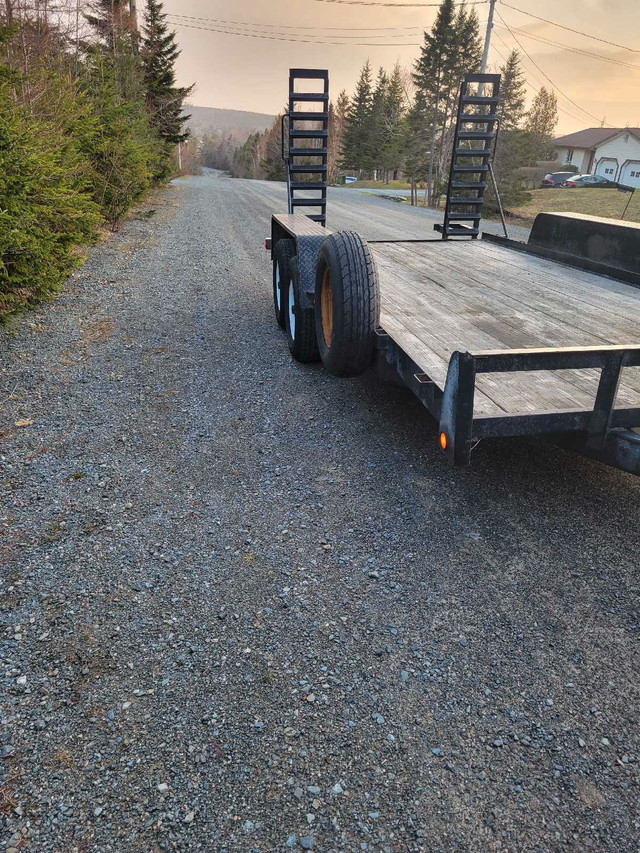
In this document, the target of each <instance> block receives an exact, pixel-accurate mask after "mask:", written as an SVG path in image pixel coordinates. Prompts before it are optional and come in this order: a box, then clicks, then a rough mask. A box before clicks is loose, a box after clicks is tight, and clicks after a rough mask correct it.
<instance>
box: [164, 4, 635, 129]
mask: <svg viewBox="0 0 640 853" xmlns="http://www.w3.org/2000/svg"><path fill="white" fill-rule="evenodd" d="M369 2H373V0H369ZM386 2H387V3H395V4H397V5H396V7H395V8H389V7H388V6H370V5H366V6H364V5H347V4H346V3H345V2H344V0H342V2H336V0H164V6H165V11H166V12H167V13H169V14H170V15H171V18H170V20H171V23H172V26H174V27H175V31H176V33H177V36H178V41H179V44H180V47H181V49H182V55H181V56H180V59H179V60H178V75H179V82H180V83H181V84H185V85H186V84H189V83H192V82H195V84H196V89H195V91H194V94H193V95H192V97H191V102H192V103H193V104H198V105H200V106H206V107H220V108H225V109H236V110H252V111H255V112H267V113H276V112H278V111H279V110H281V109H282V107H283V104H284V103H285V100H286V97H287V74H288V69H289V68H290V67H304V66H307V67H313V68H328V69H329V72H330V81H331V93H332V96H333V97H335V96H337V94H338V93H339V91H340V90H341V89H342V88H346V89H347V90H348V91H349V92H352V91H353V87H354V84H355V81H356V79H357V76H358V73H359V71H360V68H361V67H362V65H363V63H364V62H365V61H366V59H367V58H369V59H370V60H371V64H372V66H373V67H374V68H377V67H378V66H380V65H382V66H384V67H385V68H391V67H392V66H393V64H394V63H395V62H396V60H399V61H400V62H401V64H402V65H404V66H407V67H409V66H411V64H412V62H413V60H414V59H415V57H416V56H417V54H418V50H419V44H420V43H421V41H422V35H421V31H420V30H419V29H408V28H417V27H419V28H421V29H425V28H426V29H428V28H429V27H430V26H431V24H432V23H433V20H434V18H435V14H436V9H435V8H429V7H422V8H403V7H401V6H400V5H399V4H400V2H406V0H386ZM509 3H510V5H511V6H516V7H518V8H519V9H523V10H527V11H529V12H532V13H533V14H535V15H538V16H540V17H543V18H547V19H549V20H552V21H555V22H557V23H560V24H564V25H565V26H567V27H571V28H574V29H575V30H581V31H583V32H586V33H589V34H591V35H595V36H598V37H599V38H601V39H605V40H607V41H610V42H615V43H617V44H619V45H621V46H622V47H620V48H618V47H614V46H611V45H608V44H604V43H602V42H598V41H593V40H592V39H588V38H584V37H583V36H580V35H578V34H576V33H575V32H573V31H572V32H569V31H567V30H563V29H559V28H557V27H555V26H551V25H550V24H546V23H544V22H542V21H537V20H535V19H533V18H531V17H528V16H526V15H524V14H521V13H520V12H517V11H515V10H514V9H513V8H509V7H508V6H506V5H505V3H503V2H499V3H498V5H497V7H496V8H497V11H498V12H499V14H500V15H502V18H503V19H504V21H505V22H506V23H507V24H508V25H509V26H510V27H512V28H513V27H517V28H519V29H520V30H524V32H525V33H526V35H525V34H523V33H522V32H517V31H516V33H515V37H516V38H517V39H518V40H519V41H520V42H521V45H522V47H523V48H524V49H525V50H526V51H527V52H528V53H529V54H530V56H531V58H532V60H533V62H535V63H537V65H538V66H539V69H540V70H538V69H537V68H536V67H535V66H534V65H533V64H532V61H531V60H529V59H528V58H527V57H526V56H525V57H524V58H523V65H524V68H525V71H526V77H527V81H528V83H529V86H530V89H529V91H530V95H533V93H534V91H533V88H532V87H535V88H536V89H537V88H540V86H542V85H546V86H549V85H550V83H549V80H548V79H546V78H545V76H544V75H547V76H548V77H549V78H550V79H551V80H552V81H553V83H554V84H555V87H556V92H557V94H558V102H559V105H560V107H561V112H560V123H559V125H558V131H559V132H560V133H569V132H571V131H573V130H579V129H580V128H583V127H589V126H594V125H597V124H600V121H601V120H602V119H603V118H605V117H606V124H607V125H612V126H625V125H631V126H635V127H640V0H564V2H562V3H558V2H557V0H509ZM476 9H477V11H478V14H479V17H480V21H481V28H482V31H483V36H484V24H485V22H486V17H487V11H488V5H487V4H486V3H484V4H480V5H477V6H476ZM176 15H180V16H191V17H181V18H180V20H181V21H182V22H183V23H182V24H178V20H179V19H178V17H174V16H176ZM202 19H206V20H202ZM213 19H216V20H213ZM223 22H224V23H223ZM495 23H496V24H497V26H496V28H495V29H494V32H493V37H492V50H491V53H490V57H489V61H490V64H491V65H492V66H494V67H495V66H498V65H500V64H501V63H502V59H501V57H500V54H502V55H503V56H506V55H507V53H508V50H509V48H510V47H512V46H513V47H515V46H517V45H516V43H515V41H514V36H513V35H511V34H510V33H509V31H508V30H507V29H505V28H504V26H503V22H502V21H501V20H500V17H498V15H496V18H495ZM187 24H188V25H189V26H186V25H187ZM247 25H254V26H247ZM255 25H257V26H255ZM195 27H204V28H215V29H218V30H220V29H225V30H236V31H237V30H238V29H243V30H247V29H248V30H250V31H251V32H254V33H255V34H256V35H266V34H269V36H270V37H269V38H251V37H247V36H244V35H234V34H230V33H228V32H227V33H222V32H215V31H212V29H196V28H195ZM385 27H395V28H398V29H397V30H396V31H392V30H387V31H384V32H382V34H381V33H380V31H379V30H376V29H375V28H385ZM303 28H308V29H303ZM338 28H340V29H338ZM342 28H344V29H342ZM365 28H369V29H365ZM405 28H406V29H405ZM283 35H284V36H285V37H290V38H300V39H301V38H308V39H309V40H316V41H322V42H331V41H340V42H341V43H340V44H338V45H336V44H326V43H325V44H307V43H291V42H289V41H284V40H280V39H281V38H282V36H283ZM338 35H342V36H349V38H343V39H340V38H338ZM531 36H537V37H542V38H544V39H547V40H551V41H554V42H557V43H558V45H566V46H570V47H572V48H575V49H577V50H582V51H587V52H590V53H595V54H600V55H602V56H605V57H607V58H608V59H612V60H616V61H618V62H623V63H626V64H627V65H631V66H636V67H635V68H632V67H625V66H624V65H619V64H614V63H612V62H606V61H602V60H600V59H597V58H592V57H590V56H585V55H583V54H580V53H573V52H569V51H567V50H563V49H562V48H561V47H556V46H553V45H549V44H544V43H541V42H539V41H535V40H534V39H532V38H531ZM380 42H382V43H384V45H381V44H379V43H380ZM363 43H364V44H363ZM372 43H373V44H372ZM624 47H628V48H632V49H633V50H631V51H630V50H625V49H624ZM557 87H559V89H560V91H561V92H562V93H563V94H564V96H566V97H563V95H561V94H560V91H558V89H557ZM569 99H570V100H569ZM571 101H573V102H574V103H571ZM576 105H577V106H576ZM583 110H586V111H587V112H588V113H591V114H592V115H591V116H589V115H587V114H586V113H585V112H583ZM594 117H596V118H597V120H596V118H594Z"/></svg>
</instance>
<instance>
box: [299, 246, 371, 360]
mask: <svg viewBox="0 0 640 853" xmlns="http://www.w3.org/2000/svg"><path fill="white" fill-rule="evenodd" d="M327 276H328V279H327ZM327 281H328V291H327V289H326V288H327ZM323 292H324V296H325V298H324V301H323ZM315 302H316V305H315V321H316V337H317V340H318V349H319V352H320V358H321V359H322V363H323V365H324V367H325V369H326V370H327V371H328V372H329V373H331V374H333V375H334V376H359V375H360V374H361V373H364V371H365V370H366V369H367V367H368V366H369V364H370V363H371V359H372V357H373V352H374V347H375V330H376V328H377V327H378V326H379V325H380V288H379V285H378V273H377V270H376V267H375V264H374V262H373V258H372V257H371V252H370V251H369V247H368V246H367V244H366V243H365V241H364V240H363V239H362V238H361V237H360V236H359V235H358V234H356V233H354V232H353V231H336V233H335V234H331V235H330V236H329V237H327V239H326V240H325V241H324V242H323V243H322V245H321V246H320V252H319V253H318V266H317V268H316V300H315ZM329 311H330V315H329V314H328V312H329ZM323 315H324V319H323ZM325 326H326V327H327V329H328V330H329V331H328V333H326V334H325V332H326V330H325Z"/></svg>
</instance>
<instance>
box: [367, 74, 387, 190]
mask: <svg viewBox="0 0 640 853" xmlns="http://www.w3.org/2000/svg"><path fill="white" fill-rule="evenodd" d="M388 87H389V79H388V77H387V74H386V71H385V70H384V68H380V69H378V77H377V79H376V86H375V89H374V90H373V95H372V97H371V114H370V116H369V132H368V146H369V151H370V166H371V168H373V169H374V170H375V171H376V172H377V170H378V169H380V168H381V167H382V148H383V146H384V141H385V137H386V133H385V124H386V115H385V113H386V107H387V91H388ZM375 177H377V175H375Z"/></svg>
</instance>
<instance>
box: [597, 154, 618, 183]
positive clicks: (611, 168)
mask: <svg viewBox="0 0 640 853" xmlns="http://www.w3.org/2000/svg"><path fill="white" fill-rule="evenodd" d="M617 171H618V161H617V160H607V159H606V158H603V159H602V160H599V161H598V165H597V166H596V172H595V173H596V175H602V177H603V178H609V180H610V181H615V179H616V173H617Z"/></svg>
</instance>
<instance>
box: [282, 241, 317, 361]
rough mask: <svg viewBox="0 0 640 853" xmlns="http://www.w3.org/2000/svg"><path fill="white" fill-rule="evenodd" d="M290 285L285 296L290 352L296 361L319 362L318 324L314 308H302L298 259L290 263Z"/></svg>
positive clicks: (292, 259)
mask: <svg viewBox="0 0 640 853" xmlns="http://www.w3.org/2000/svg"><path fill="white" fill-rule="evenodd" d="M287 280H288V282H289V285H288V287H287V290H286V292H285V293H284V294H283V299H284V305H285V319H286V329H287V341H288V343H289V351H290V352H291V355H292V356H293V357H294V358H295V359H296V361H302V362H308V361H318V360H319V359H320V355H319V353H318V342H317V340H316V322H315V317H314V311H313V308H306V309H303V308H301V307H300V279H299V277H298V258H291V260H290V261H289V275H288V279H287ZM289 287H291V289H292V293H291V295H292V296H293V320H294V321H295V323H294V326H295V329H293V330H292V328H291V325H292V322H291V321H292V318H291V314H290V311H289Z"/></svg>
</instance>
